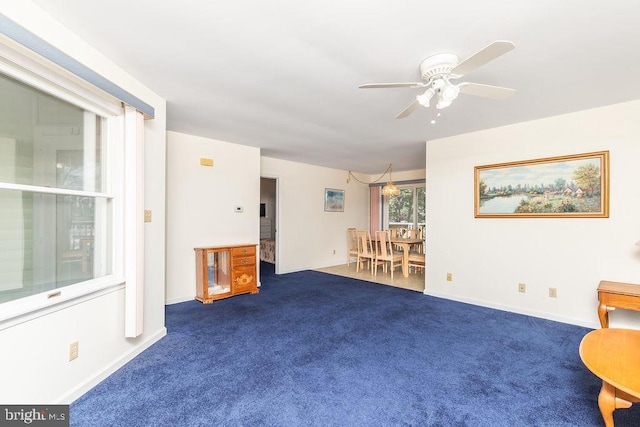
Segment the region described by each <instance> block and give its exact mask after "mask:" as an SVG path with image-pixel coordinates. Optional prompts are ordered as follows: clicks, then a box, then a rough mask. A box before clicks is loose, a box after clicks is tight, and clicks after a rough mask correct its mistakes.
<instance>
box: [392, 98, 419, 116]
mask: <svg viewBox="0 0 640 427" xmlns="http://www.w3.org/2000/svg"><path fill="white" fill-rule="evenodd" d="M418 108H420V103H419V102H418V100H417V99H416V100H415V101H413V102H412V103H411V104H409V105H408V106H407V108H405V109H404V110H402V112H401V113H400V114H398V115H397V116H396V119H404V118H405V117H407V116H408V115H409V114H411V113H413V112H414V111H415V110H417V109H418Z"/></svg>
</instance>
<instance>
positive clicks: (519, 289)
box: [518, 283, 527, 294]
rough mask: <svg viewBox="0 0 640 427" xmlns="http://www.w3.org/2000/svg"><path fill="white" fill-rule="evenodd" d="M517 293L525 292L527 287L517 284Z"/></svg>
mask: <svg viewBox="0 0 640 427" xmlns="http://www.w3.org/2000/svg"><path fill="white" fill-rule="evenodd" d="M518 292H520V293H522V294H524V293H525V292H527V285H525V284H524V283H518Z"/></svg>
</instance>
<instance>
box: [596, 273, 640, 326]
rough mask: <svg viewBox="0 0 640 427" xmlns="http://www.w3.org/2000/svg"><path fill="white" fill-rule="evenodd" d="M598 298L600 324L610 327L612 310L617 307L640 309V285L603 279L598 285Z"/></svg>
mask: <svg viewBox="0 0 640 427" xmlns="http://www.w3.org/2000/svg"><path fill="white" fill-rule="evenodd" d="M598 300H599V301H600V305H599V306H598V317H599V318H600V326H602V327H603V328H608V327H609V312H610V311H613V310H615V309H616V308H626V309H627V310H636V311H640V285H634V284H631V283H620V282H608V281H606V280H603V281H601V282H600V285H598Z"/></svg>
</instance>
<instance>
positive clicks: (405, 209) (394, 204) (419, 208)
mask: <svg viewBox="0 0 640 427" xmlns="http://www.w3.org/2000/svg"><path fill="white" fill-rule="evenodd" d="M398 188H399V189H400V194H399V195H397V196H394V197H388V198H386V197H382V204H383V212H384V216H383V218H384V229H385V230H394V229H397V228H407V229H416V230H421V232H422V230H423V229H424V226H425V187H424V184H420V185H398ZM421 234H422V233H421Z"/></svg>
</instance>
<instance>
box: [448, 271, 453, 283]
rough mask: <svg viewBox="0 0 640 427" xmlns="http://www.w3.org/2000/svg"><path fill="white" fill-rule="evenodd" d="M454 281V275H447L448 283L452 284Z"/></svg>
mask: <svg viewBox="0 0 640 427" xmlns="http://www.w3.org/2000/svg"><path fill="white" fill-rule="evenodd" d="M452 280H453V274H451V273H447V282H450V281H452Z"/></svg>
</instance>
